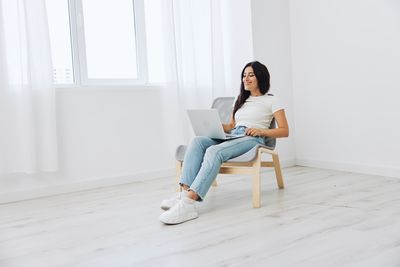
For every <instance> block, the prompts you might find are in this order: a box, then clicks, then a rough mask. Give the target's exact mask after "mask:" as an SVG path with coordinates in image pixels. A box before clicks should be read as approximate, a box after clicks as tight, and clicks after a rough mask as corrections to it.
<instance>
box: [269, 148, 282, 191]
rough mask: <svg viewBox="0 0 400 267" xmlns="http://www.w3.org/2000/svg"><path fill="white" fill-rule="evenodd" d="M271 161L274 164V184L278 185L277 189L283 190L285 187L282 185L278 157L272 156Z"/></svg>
mask: <svg viewBox="0 0 400 267" xmlns="http://www.w3.org/2000/svg"><path fill="white" fill-rule="evenodd" d="M272 160H273V162H274V169H275V175H276V182H277V183H278V187H279V188H280V189H283V188H285V185H284V183H283V177H282V170H281V164H280V162H279V156H278V155H276V154H275V155H272Z"/></svg>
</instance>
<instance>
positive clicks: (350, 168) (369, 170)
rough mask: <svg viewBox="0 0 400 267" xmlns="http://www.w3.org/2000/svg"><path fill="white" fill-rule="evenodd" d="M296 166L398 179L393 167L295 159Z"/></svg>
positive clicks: (399, 172) (399, 174) (397, 173)
mask: <svg viewBox="0 0 400 267" xmlns="http://www.w3.org/2000/svg"><path fill="white" fill-rule="evenodd" d="M296 164H297V165H299V166H305V167H313V168H321V169H331V170H338V171H347V172H355V173H363V174H371V175H379V176H386V177H395V178H400V168H393V167H382V166H370V165H362V164H354V163H346V162H333V161H320V160H314V159H296Z"/></svg>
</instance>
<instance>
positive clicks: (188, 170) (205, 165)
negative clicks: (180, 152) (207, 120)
mask: <svg viewBox="0 0 400 267" xmlns="http://www.w3.org/2000/svg"><path fill="white" fill-rule="evenodd" d="M241 80H242V81H241V85H240V93H239V96H238V97H237V98H236V101H235V104H234V107H233V112H232V117H231V121H230V123H229V124H223V127H224V131H225V132H227V133H228V132H230V133H233V134H243V133H245V134H246V136H245V137H242V138H237V139H233V140H228V141H223V140H216V139H212V138H209V137H205V136H198V137H195V138H194V139H193V140H192V141H191V143H190V144H189V146H188V149H187V151H186V154H185V158H184V164H183V169H182V176H181V179H180V186H181V188H182V190H181V192H180V193H178V194H177V195H176V196H174V197H172V198H170V199H166V200H164V201H163V202H162V203H161V208H162V209H163V210H166V211H165V212H164V213H162V214H161V215H160V221H161V222H163V223H165V224H178V223H182V222H185V221H188V220H192V219H195V218H197V217H198V216H199V215H198V213H197V211H196V207H195V202H196V201H202V200H203V199H204V197H205V196H206V194H207V192H208V190H209V188H210V186H211V184H212V183H213V181H214V180H215V178H216V177H217V174H218V172H219V168H220V166H221V165H222V163H224V162H225V161H227V160H229V159H232V158H235V157H237V156H240V155H242V154H244V153H245V152H247V151H249V150H250V149H252V148H253V147H254V146H256V145H257V144H265V137H287V136H288V135H289V127H288V123H287V120H286V115H285V110H284V109H283V107H282V106H281V105H280V104H279V102H278V101H277V99H276V97H275V96H273V95H270V94H267V93H268V90H269V88H270V75H269V72H268V69H267V67H266V66H265V65H263V64H261V63H260V62H258V61H253V62H250V63H248V64H246V66H245V67H244V68H243V70H242V75H241ZM273 118H275V120H276V122H277V125H278V128H275V129H269V126H270V123H271V121H272V119H273Z"/></svg>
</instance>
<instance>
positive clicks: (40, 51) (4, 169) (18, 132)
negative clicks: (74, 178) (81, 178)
mask: <svg viewBox="0 0 400 267" xmlns="http://www.w3.org/2000/svg"><path fill="white" fill-rule="evenodd" d="M45 11H46V10H45V3H44V0H0V174H4V173H14V172H22V173H36V172H49V171H56V170H57V168H58V166H57V162H58V160H57V138H56V121H55V91H54V87H53V84H52V66H51V53H50V43H49V36H48V26H47V17H46V12H45Z"/></svg>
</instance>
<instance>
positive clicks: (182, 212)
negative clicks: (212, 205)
mask: <svg viewBox="0 0 400 267" xmlns="http://www.w3.org/2000/svg"><path fill="white" fill-rule="evenodd" d="M195 202H196V201H195V200H193V199H190V198H188V197H184V198H182V199H181V200H179V201H178V203H177V204H176V205H175V206H173V207H172V208H170V209H169V210H167V211H165V212H163V213H162V214H161V215H160V221H161V222H163V223H165V224H178V223H183V222H186V221H189V220H193V219H196V218H197V217H199V214H198V213H197V211H196V207H195V204H194V203H195Z"/></svg>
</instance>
